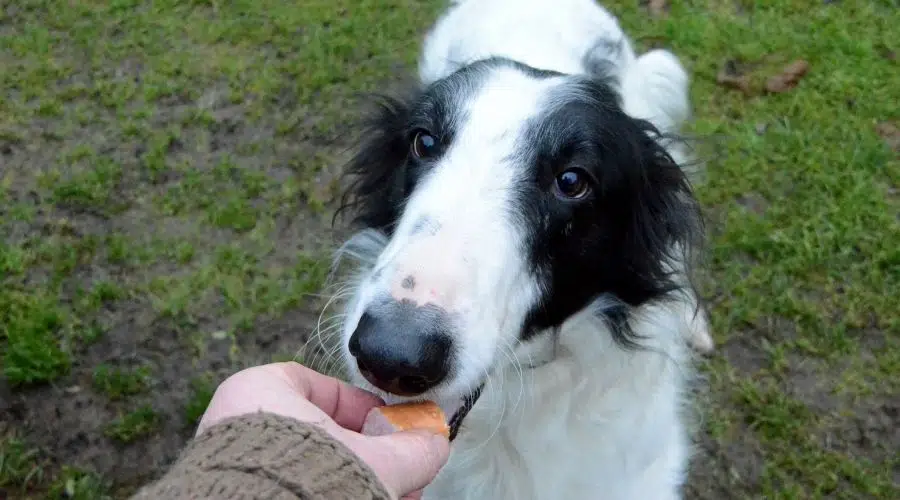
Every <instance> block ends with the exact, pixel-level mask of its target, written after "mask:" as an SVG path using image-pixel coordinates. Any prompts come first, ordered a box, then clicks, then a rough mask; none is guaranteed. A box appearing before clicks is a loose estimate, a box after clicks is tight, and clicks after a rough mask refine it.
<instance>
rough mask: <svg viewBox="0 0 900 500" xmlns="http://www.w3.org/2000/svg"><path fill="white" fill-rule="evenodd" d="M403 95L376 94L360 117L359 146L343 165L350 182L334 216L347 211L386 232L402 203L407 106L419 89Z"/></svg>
mask: <svg viewBox="0 0 900 500" xmlns="http://www.w3.org/2000/svg"><path fill="white" fill-rule="evenodd" d="M404 95H405V96H406V97H405V98H398V97H389V96H377V97H378V99H377V109H376V111H375V112H374V113H373V114H372V115H371V116H369V117H368V119H367V120H365V121H364V123H363V127H362V135H361V137H360V140H359V146H357V147H356V148H355V151H354V152H353V156H352V157H351V158H350V160H349V162H348V163H347V164H346V165H345V166H344V169H343V172H342V175H343V176H345V177H349V178H350V179H351V180H350V183H349V184H347V188H346V189H345V190H344V193H343V196H342V197H341V204H340V206H339V207H338V209H337V211H336V212H335V218H337V217H338V216H339V215H341V214H342V213H344V212H345V211H350V212H352V213H353V214H354V217H353V222H354V223H355V224H359V225H362V226H363V227H365V228H373V229H378V230H381V231H382V232H384V233H386V234H390V233H391V232H392V230H393V226H394V224H395V223H396V221H397V218H398V217H399V215H400V213H401V211H402V209H403V204H404V203H405V197H406V192H405V191H406V176H407V162H408V160H409V142H408V139H407V137H406V129H407V126H408V122H409V113H410V106H411V103H412V102H413V101H414V99H415V98H416V97H417V96H418V95H419V91H418V90H415V91H412V92H405V93H404Z"/></svg>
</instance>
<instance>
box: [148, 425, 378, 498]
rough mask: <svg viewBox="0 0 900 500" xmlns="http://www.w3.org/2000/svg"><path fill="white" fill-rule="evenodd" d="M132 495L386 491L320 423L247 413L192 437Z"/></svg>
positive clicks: (363, 494) (364, 494) (365, 494)
mask: <svg viewBox="0 0 900 500" xmlns="http://www.w3.org/2000/svg"><path fill="white" fill-rule="evenodd" d="M133 498H134V499H135V500H138V499H140V500H144V499H150V498H167V499H173V500H180V499H187V498H190V499H201V498H203V499H205V498H210V499H211V498H216V499H225V500H227V499H238V498H240V499H251V498H254V499H255V498H267V499H270V498H271V499H282V500H288V499H298V498H302V499H310V500H319V499H328V500H344V499H354V500H355V499H361V500H366V499H371V500H382V499H383V500H387V499H390V498H391V497H390V495H389V494H388V492H387V490H386V489H385V488H384V486H383V485H382V484H381V482H380V481H379V480H378V478H377V476H375V473H374V472H373V471H372V470H371V469H370V468H369V467H368V466H367V465H366V464H365V463H363V462H362V461H361V460H360V459H359V458H358V457H356V455H354V454H353V452H351V451H350V450H349V449H348V448H347V447H346V446H345V445H344V444H343V443H341V442H339V441H337V440H336V439H334V438H332V437H331V436H330V435H329V434H328V433H326V432H325V431H324V430H323V429H322V428H320V427H318V426H316V425H313V424H309V423H305V422H300V421H298V420H295V419H292V418H290V417H284V416H280V415H274V414H271V413H254V414H248V415H244V416H241V417H236V418H232V419H227V420H224V421H222V422H221V423H219V424H217V425H215V426H213V427H210V428H209V429H207V430H206V431H205V432H203V433H202V434H201V435H199V436H197V437H196V438H194V440H193V441H191V442H190V443H189V444H188V446H187V447H186V448H185V449H184V451H183V452H182V454H181V457H180V458H179V459H178V461H177V462H176V463H175V464H174V465H173V466H172V468H171V469H170V470H169V472H168V473H167V474H166V475H165V476H164V477H163V478H162V479H160V480H159V481H158V482H156V483H154V484H152V485H150V486H148V487H146V488H144V489H143V490H141V491H140V492H138V494H137V495H135V496H134V497H133Z"/></svg>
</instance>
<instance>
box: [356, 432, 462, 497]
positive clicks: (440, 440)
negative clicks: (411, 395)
mask: <svg viewBox="0 0 900 500" xmlns="http://www.w3.org/2000/svg"><path fill="white" fill-rule="evenodd" d="M348 437H349V436H348ZM345 442H346V441H345ZM348 444H349V446H350V447H351V449H353V451H354V452H355V453H356V454H357V455H359V457H360V458H361V459H362V460H363V461H364V462H366V463H367V464H369V466H370V467H372V469H373V470H374V471H375V474H377V475H378V477H379V478H380V479H381V481H382V482H383V483H384V485H385V486H386V487H387V488H388V489H390V490H391V491H392V492H393V493H395V494H396V495H397V496H398V497H405V496H406V495H409V494H412V493H415V492H418V491H419V490H421V489H423V488H425V486H427V485H428V484H429V483H430V482H431V481H432V480H434V478H435V476H437V474H438V472H439V471H440V469H441V467H443V466H444V464H446V463H447V459H448V458H449V456H450V442H449V441H448V440H447V439H446V438H445V437H443V436H440V435H437V434H431V433H429V432H425V431H406V432H397V433H394V434H391V435H388V436H378V437H370V436H366V437H362V436H359V435H355V437H354V438H353V442H352V443H348ZM412 498H415V496H413V497H412Z"/></svg>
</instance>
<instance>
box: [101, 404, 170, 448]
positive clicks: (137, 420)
mask: <svg viewBox="0 0 900 500" xmlns="http://www.w3.org/2000/svg"><path fill="white" fill-rule="evenodd" d="M161 424H162V417H161V416H160V415H159V413H157V411H156V410H154V409H153V408H151V407H150V406H142V407H140V408H138V409H137V410H134V411H133V412H130V413H127V414H125V415H122V416H121V417H119V418H117V419H115V420H113V421H112V422H110V423H109V425H108V426H107V427H106V431H105V434H106V435H107V436H108V437H111V438H112V439H115V440H116V441H119V442H121V443H124V444H128V443H131V442H134V441H136V440H138V439H140V438H142V437H146V436H149V435H151V434H153V433H154V432H156V431H157V430H159V427H160V425H161Z"/></svg>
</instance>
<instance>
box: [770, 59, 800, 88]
mask: <svg viewBox="0 0 900 500" xmlns="http://www.w3.org/2000/svg"><path fill="white" fill-rule="evenodd" d="M807 71H809V63H808V62H806V61H804V60H803V59H798V60H796V61H794V62H792V63H790V64H788V65H787V66H785V67H784V69H783V70H781V73H779V74H777V75H775V76H773V77H771V78H769V81H767V82H766V90H767V91H769V92H771V93H773V94H779V93H781V92H787V91H788V90H791V89H792V88H794V87H796V86H797V83H799V82H800V79H801V78H803V75H805V74H806V72H807Z"/></svg>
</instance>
